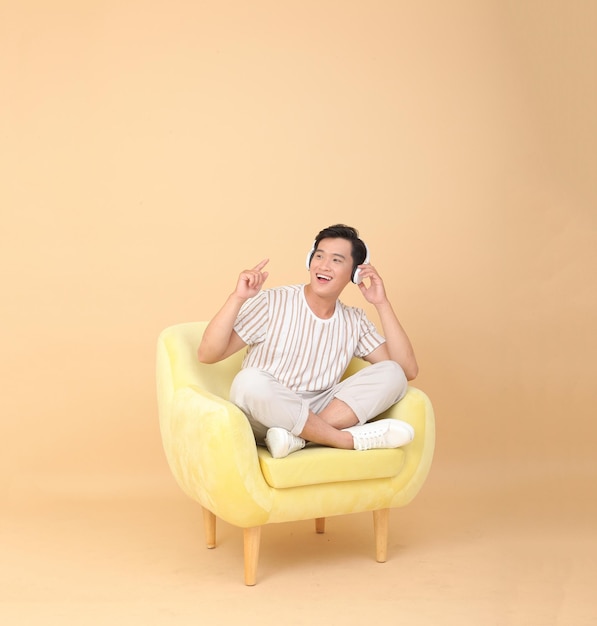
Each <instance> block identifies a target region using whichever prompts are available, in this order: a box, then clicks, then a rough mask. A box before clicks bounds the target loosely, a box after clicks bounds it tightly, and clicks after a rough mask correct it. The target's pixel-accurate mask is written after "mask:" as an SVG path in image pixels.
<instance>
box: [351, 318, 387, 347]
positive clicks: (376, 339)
mask: <svg viewBox="0 0 597 626" xmlns="http://www.w3.org/2000/svg"><path fill="white" fill-rule="evenodd" d="M360 313H361V316H360V318H359V321H358V331H359V340H358V342H357V345H356V348H355V351H354V355H355V356H356V357H359V358H361V359H362V358H363V357H366V356H367V355H368V354H371V353H372V352H373V350H375V349H376V348H379V346H381V345H382V344H383V343H385V341H386V340H385V339H384V338H383V336H382V335H380V334H379V333H378V332H377V329H376V328H375V325H374V324H373V322H371V321H370V320H369V318H368V317H367V316H366V315H365V312H364V311H360Z"/></svg>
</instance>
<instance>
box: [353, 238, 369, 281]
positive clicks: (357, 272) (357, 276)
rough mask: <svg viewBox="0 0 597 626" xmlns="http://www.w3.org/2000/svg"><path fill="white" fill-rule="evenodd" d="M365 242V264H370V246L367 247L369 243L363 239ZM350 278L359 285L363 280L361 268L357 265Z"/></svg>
mask: <svg viewBox="0 0 597 626" xmlns="http://www.w3.org/2000/svg"><path fill="white" fill-rule="evenodd" d="M363 244H364V246H365V252H366V253H365V260H364V261H363V263H362V264H363V265H368V264H369V248H368V247H367V244H366V243H365V242H364V241H363ZM350 280H352V282H353V283H354V284H355V285H358V284H359V283H362V282H363V279H362V278H361V270H360V269H359V268H358V267H356V268H355V269H354V271H353V273H352V276H351V277H350Z"/></svg>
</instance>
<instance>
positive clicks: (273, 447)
mask: <svg viewBox="0 0 597 626" xmlns="http://www.w3.org/2000/svg"><path fill="white" fill-rule="evenodd" d="M265 445H266V446H267V449H268V450H269V452H270V454H271V455H272V456H273V457H274V459H282V458H284V457H285V456H288V455H289V454H291V453H292V452H296V451H297V450H300V449H301V448H304V447H305V440H304V439H302V438H301V437H297V436H296V435H293V434H292V433H290V432H288V431H287V430H285V429H284V428H277V427H276V428H270V429H269V430H268V431H267V433H266V435H265Z"/></svg>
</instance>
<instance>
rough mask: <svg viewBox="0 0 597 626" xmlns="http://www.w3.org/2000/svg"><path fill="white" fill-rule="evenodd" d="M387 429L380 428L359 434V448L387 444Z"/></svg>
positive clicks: (364, 448) (370, 447) (377, 446)
mask: <svg viewBox="0 0 597 626" xmlns="http://www.w3.org/2000/svg"><path fill="white" fill-rule="evenodd" d="M386 432H387V429H384V428H379V429H377V430H373V431H369V432H364V433H362V434H359V435H357V437H356V439H357V445H358V449H359V450H371V449H372V448H379V447H381V446H384V445H385V439H384V435H385V434H386Z"/></svg>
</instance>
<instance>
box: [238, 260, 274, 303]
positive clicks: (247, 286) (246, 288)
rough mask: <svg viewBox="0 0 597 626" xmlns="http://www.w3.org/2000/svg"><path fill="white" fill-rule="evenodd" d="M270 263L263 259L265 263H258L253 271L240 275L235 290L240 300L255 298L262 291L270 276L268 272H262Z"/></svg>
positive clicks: (243, 272) (245, 271)
mask: <svg viewBox="0 0 597 626" xmlns="http://www.w3.org/2000/svg"><path fill="white" fill-rule="evenodd" d="M268 263H269V259H263V261H261V263H257V265H256V266H255V267H254V268H253V269H250V270H243V271H242V272H241V273H240V276H239V277H238V282H237V284H236V289H235V294H236V295H237V296H238V297H239V298H243V299H245V300H247V299H249V298H253V297H254V296H256V295H257V294H258V293H259V292H260V291H261V287H263V283H264V282H265V281H266V279H267V277H268V276H269V273H268V272H263V271H262V270H263V268H264V267H265V266H266V265H267V264H268Z"/></svg>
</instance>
